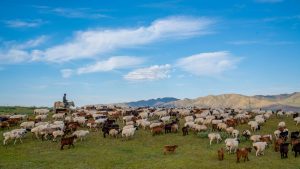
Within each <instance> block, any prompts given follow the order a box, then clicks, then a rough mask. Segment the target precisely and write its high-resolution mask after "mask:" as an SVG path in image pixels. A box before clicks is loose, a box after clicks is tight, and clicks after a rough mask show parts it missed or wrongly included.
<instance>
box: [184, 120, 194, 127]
mask: <svg viewBox="0 0 300 169" xmlns="http://www.w3.org/2000/svg"><path fill="white" fill-rule="evenodd" d="M194 124H195V123H194V122H192V121H189V122H185V123H184V127H193V126H194Z"/></svg>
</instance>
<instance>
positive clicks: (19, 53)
mask: <svg viewBox="0 0 300 169" xmlns="http://www.w3.org/2000/svg"><path fill="white" fill-rule="evenodd" d="M48 38H49V37H48V36H44V35H42V36H39V37H37V38H35V39H31V40H28V41H25V42H23V43H17V42H15V41H12V42H4V45H2V46H3V47H2V48H0V64H10V63H20V62H27V61H34V60H37V59H39V58H40V55H41V52H40V51H39V50H35V49H33V50H30V49H32V48H35V47H38V46H40V45H42V44H44V43H45V41H46V40H47V39H48Z"/></svg>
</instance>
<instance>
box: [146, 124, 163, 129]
mask: <svg viewBox="0 0 300 169" xmlns="http://www.w3.org/2000/svg"><path fill="white" fill-rule="evenodd" d="M160 125H162V123H161V122H154V123H151V124H150V126H149V127H150V129H152V128H153V127H157V126H160Z"/></svg>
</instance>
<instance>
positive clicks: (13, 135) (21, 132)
mask: <svg viewBox="0 0 300 169" xmlns="http://www.w3.org/2000/svg"><path fill="white" fill-rule="evenodd" d="M25 134H26V129H14V130H12V131H9V132H5V133H3V137H4V140H3V145H6V143H7V141H8V140H9V139H11V140H13V139H14V140H15V141H14V144H16V142H17V139H19V140H20V142H21V143H23V141H22V137H24V136H25Z"/></svg>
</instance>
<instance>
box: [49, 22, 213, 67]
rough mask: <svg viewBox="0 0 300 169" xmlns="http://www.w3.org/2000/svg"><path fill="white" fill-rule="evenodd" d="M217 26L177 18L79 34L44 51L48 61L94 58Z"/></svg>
mask: <svg viewBox="0 0 300 169" xmlns="http://www.w3.org/2000/svg"><path fill="white" fill-rule="evenodd" d="M213 23H214V21H213V20H211V19H207V18H192V17H184V16H177V17H169V18H165V19H159V20H156V21H154V22H152V23H151V25H150V26H147V27H143V26H142V27H138V28H133V29H106V30H103V29H100V30H88V31H79V32H77V33H76V34H75V36H74V37H73V38H72V40H70V41H68V42H66V43H64V44H61V45H57V46H53V47H50V48H48V49H46V50H45V51H43V55H44V60H46V61H50V62H64V61H70V60H75V59H83V58H92V57H98V56H99V55H100V56H101V54H105V53H107V52H111V51H115V50H117V49H121V48H126V47H127V48H128V47H134V46H137V45H144V44H149V43H152V42H155V41H159V40H164V39H174V38H188V37H192V36H195V35H203V34H208V33H210V32H209V30H208V27H209V26H211V25H212V24H213Z"/></svg>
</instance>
